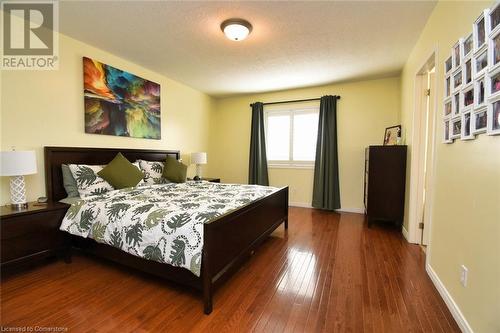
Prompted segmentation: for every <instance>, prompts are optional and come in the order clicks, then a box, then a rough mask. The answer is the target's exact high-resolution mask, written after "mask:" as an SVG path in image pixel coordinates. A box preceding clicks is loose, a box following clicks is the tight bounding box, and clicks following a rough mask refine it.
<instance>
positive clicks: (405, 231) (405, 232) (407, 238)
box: [401, 225, 410, 243]
mask: <svg viewBox="0 0 500 333" xmlns="http://www.w3.org/2000/svg"><path fill="white" fill-rule="evenodd" d="M401 232H402V233H403V237H404V238H405V239H406V241H407V242H408V243H409V242H410V238H409V237H410V235H409V234H408V230H406V228H405V226H404V225H403V227H402V228H401Z"/></svg>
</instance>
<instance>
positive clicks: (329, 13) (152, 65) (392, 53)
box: [60, 1, 435, 96]
mask: <svg viewBox="0 0 500 333" xmlns="http://www.w3.org/2000/svg"><path fill="white" fill-rule="evenodd" d="M434 6H435V2H423V1H415V2H413V1H411V2H408V1H399V2H376V1H366V2H357V1H352V2H146V1H130V2H117V1H115V2H107V1H106V2H105V1H82V2H79V1H64V2H60V30H61V32H62V33H64V34H66V35H69V36H71V37H74V38H76V39H79V40H81V41H83V42H86V43H88V44H91V45H94V46H96V47H99V48H101V49H103V50H106V51H109V52H111V53H114V54H116V55H118V56H121V57H123V58H125V59H128V60H130V61H132V62H134V63H137V64H139V65H142V66H144V67H147V68H149V69H151V70H153V71H156V72H159V73H161V74H164V75H166V76H168V77H170V78H172V79H174V80H177V81H180V82H183V83H185V84H187V85H189V86H191V87H193V88H196V89H198V90H201V91H203V92H206V93H208V94H211V95H214V96H223V95H224V96H226V95H231V94H240V93H251V92H261V91H270V90H280V89H289V88H299V87H306V86H313V85H319V84H326V83H332V82H337V81H345V80H354V79H361V78H369V77H379V76H387V75H390V74H394V73H397V72H399V71H400V70H401V68H402V66H403V64H404V62H405V61H406V59H407V57H408V55H409V53H410V51H411V49H412V46H413V45H414V44H415V42H416V40H417V38H418V36H419V34H420V31H421V30H422V28H423V26H424V24H425V22H426V21H427V18H428V16H429V15H430V13H431V11H432V9H433V8H434ZM231 17H241V18H244V19H246V20H249V21H250V22H251V23H252V25H253V31H252V33H251V35H250V36H249V37H248V39H246V40H244V41H242V42H233V41H230V40H228V39H226V38H225V37H224V35H223V34H222V32H221V31H220V28H219V25H220V23H221V22H222V21H223V20H225V19H227V18H231Z"/></svg>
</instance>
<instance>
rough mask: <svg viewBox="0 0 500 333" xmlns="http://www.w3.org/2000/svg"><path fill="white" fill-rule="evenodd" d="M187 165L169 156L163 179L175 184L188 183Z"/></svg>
mask: <svg viewBox="0 0 500 333" xmlns="http://www.w3.org/2000/svg"><path fill="white" fill-rule="evenodd" d="M186 173H187V165H185V164H182V163H181V162H179V161H177V160H176V159H175V158H173V157H170V156H167V160H166V161H165V166H164V168H163V177H164V178H166V179H168V180H170V181H172V182H174V183H184V182H185V181H186Z"/></svg>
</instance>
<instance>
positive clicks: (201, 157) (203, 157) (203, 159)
mask: <svg viewBox="0 0 500 333" xmlns="http://www.w3.org/2000/svg"><path fill="white" fill-rule="evenodd" d="M191 163H192V164H196V176H195V177H194V180H200V179H201V165H202V164H207V153H205V152H201V153H191Z"/></svg>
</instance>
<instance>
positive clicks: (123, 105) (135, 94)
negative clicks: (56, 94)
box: [83, 57, 161, 139]
mask: <svg viewBox="0 0 500 333" xmlns="http://www.w3.org/2000/svg"><path fill="white" fill-rule="evenodd" d="M83 76H84V98H85V133H93V134H106V135H117V136H128V137H134V138H146V139H160V138H161V113H160V85H159V84H158V83H154V82H151V81H149V80H146V79H143V78H140V77H138V76H136V75H134V74H131V73H128V72H125V71H122V70H120V69H117V68H114V67H112V66H109V65H106V64H103V63H101V62H99V61H96V60H93V59H90V58H86V57H84V58H83Z"/></svg>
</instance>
